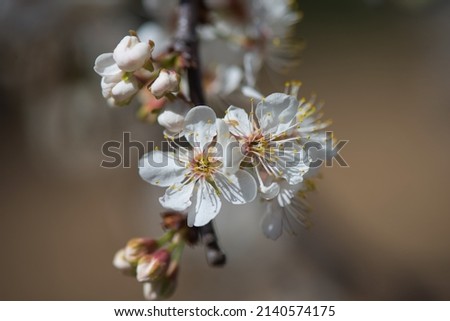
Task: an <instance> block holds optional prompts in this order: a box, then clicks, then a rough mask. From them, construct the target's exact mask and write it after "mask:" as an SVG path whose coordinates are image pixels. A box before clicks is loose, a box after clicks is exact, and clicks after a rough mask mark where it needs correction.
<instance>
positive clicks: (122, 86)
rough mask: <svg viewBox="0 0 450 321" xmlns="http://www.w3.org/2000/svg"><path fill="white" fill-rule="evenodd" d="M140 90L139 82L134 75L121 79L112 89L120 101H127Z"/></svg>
mask: <svg viewBox="0 0 450 321" xmlns="http://www.w3.org/2000/svg"><path fill="white" fill-rule="evenodd" d="M138 91H139V84H138V82H137V80H136V79H135V78H134V77H130V79H128V80H121V81H119V82H118V83H117V84H116V85H115V86H114V87H113V88H112V89H111V95H112V97H113V98H114V99H115V100H116V101H117V103H118V104H120V103H127V102H128V101H129V100H130V99H131V98H132V97H133V96H134V95H135V94H136V93H137V92H138Z"/></svg>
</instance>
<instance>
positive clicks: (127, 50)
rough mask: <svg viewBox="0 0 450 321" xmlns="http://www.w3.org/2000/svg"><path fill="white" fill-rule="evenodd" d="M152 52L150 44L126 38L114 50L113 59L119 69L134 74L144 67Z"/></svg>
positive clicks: (130, 37) (131, 37)
mask: <svg viewBox="0 0 450 321" xmlns="http://www.w3.org/2000/svg"><path fill="white" fill-rule="evenodd" d="M152 51H153V46H152V44H151V43H145V42H141V41H140V40H139V38H138V37H136V36H126V37H124V38H123V39H122V40H121V41H120V42H119V44H118V45H117V47H116V49H114V52H113V57H114V60H115V61H116V63H117V65H118V66H119V68H120V69H122V70H123V71H127V72H134V71H136V70H138V69H140V68H142V67H144V65H145V64H146V62H147V61H148V60H149V59H150V57H151V54H152Z"/></svg>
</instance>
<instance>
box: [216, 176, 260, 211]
mask: <svg viewBox="0 0 450 321" xmlns="http://www.w3.org/2000/svg"><path fill="white" fill-rule="evenodd" d="M214 182H215V183H216V184H217V187H218V188H219V190H220V192H221V193H222V195H223V197H224V198H225V199H226V200H227V201H228V202H230V203H232V204H245V203H249V202H251V201H253V200H254V199H255V198H256V193H257V190H258V188H257V185H256V181H255V179H254V178H253V176H252V175H250V174H249V173H248V172H246V171H245V170H242V169H241V170H238V171H237V172H236V174H234V175H226V174H222V173H217V174H216V175H214Z"/></svg>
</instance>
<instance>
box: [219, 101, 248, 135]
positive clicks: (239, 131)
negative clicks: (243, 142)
mask: <svg viewBox="0 0 450 321" xmlns="http://www.w3.org/2000/svg"><path fill="white" fill-rule="evenodd" d="M224 120H225V123H227V125H228V127H229V129H230V132H231V133H232V134H233V135H236V136H240V137H246V136H249V135H250V134H251V132H252V130H251V128H252V124H251V123H250V119H249V117H248V114H247V112H246V111H245V110H244V109H242V108H239V107H235V106H230V107H228V109H227V111H226V115H225V117H224Z"/></svg>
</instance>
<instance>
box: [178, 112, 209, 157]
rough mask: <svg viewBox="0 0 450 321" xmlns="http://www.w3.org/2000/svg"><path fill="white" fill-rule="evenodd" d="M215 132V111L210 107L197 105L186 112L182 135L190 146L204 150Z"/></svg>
mask: <svg viewBox="0 0 450 321" xmlns="http://www.w3.org/2000/svg"><path fill="white" fill-rule="evenodd" d="M216 133H217V129H216V113H215V112H214V110H212V109H211V108H210V107H208V106H197V107H194V108H192V109H191V110H190V111H189V112H188V113H187V114H186V118H185V119H184V135H185V137H186V139H187V141H188V142H189V143H190V144H191V146H193V147H197V148H200V149H201V150H204V149H205V147H206V145H207V144H209V143H211V141H212V140H213V138H214V136H216Z"/></svg>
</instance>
